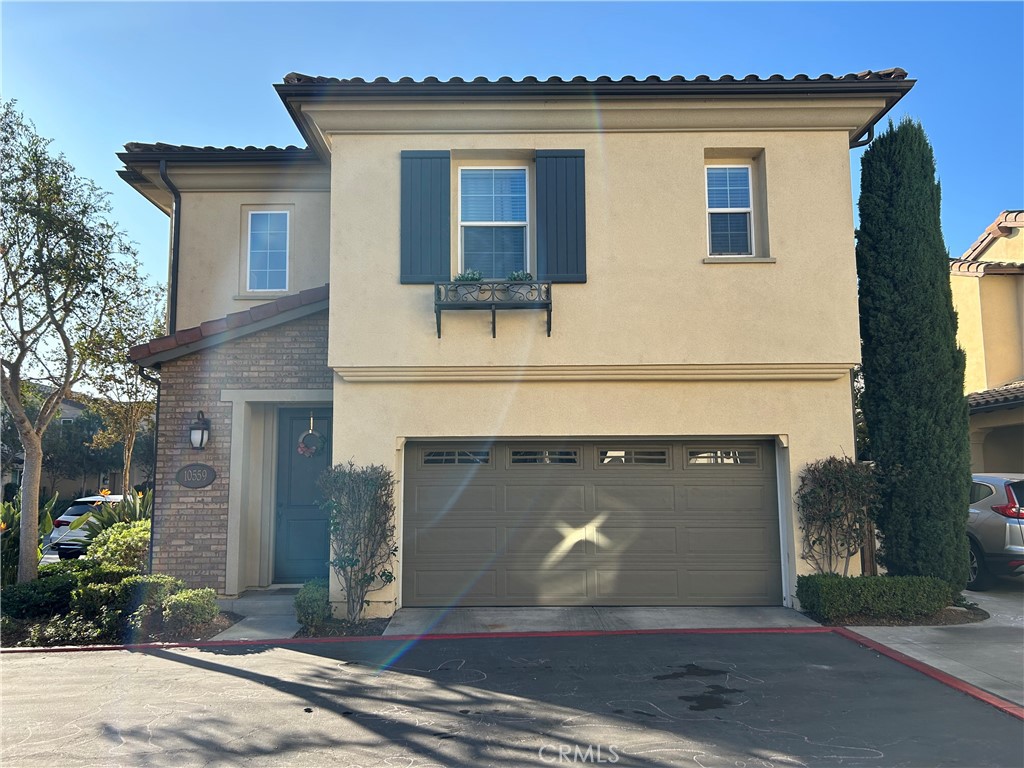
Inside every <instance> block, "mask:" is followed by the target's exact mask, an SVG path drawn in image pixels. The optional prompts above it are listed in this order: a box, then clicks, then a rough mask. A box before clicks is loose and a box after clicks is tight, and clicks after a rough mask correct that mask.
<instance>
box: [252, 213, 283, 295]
mask: <svg viewBox="0 0 1024 768" xmlns="http://www.w3.org/2000/svg"><path fill="white" fill-rule="evenodd" d="M288 219H289V216H288V211H249V259H248V275H249V277H248V282H247V285H246V287H247V289H248V290H250V291H286V290H288V224H289V221H288Z"/></svg>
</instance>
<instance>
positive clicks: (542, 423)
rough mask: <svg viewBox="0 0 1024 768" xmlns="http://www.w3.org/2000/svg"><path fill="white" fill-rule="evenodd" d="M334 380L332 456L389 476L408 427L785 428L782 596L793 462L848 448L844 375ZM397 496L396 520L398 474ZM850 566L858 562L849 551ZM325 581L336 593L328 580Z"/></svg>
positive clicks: (789, 567)
mask: <svg viewBox="0 0 1024 768" xmlns="http://www.w3.org/2000/svg"><path fill="white" fill-rule="evenodd" d="M335 382H336V383H335V387H334V436H333V441H334V442H333V459H334V461H336V462H337V461H345V460H348V459H349V458H353V457H354V458H355V460H356V461H357V462H358V463H361V464H368V463H379V464H384V465H385V466H388V467H391V468H392V469H393V470H394V471H395V474H396V477H398V478H401V476H402V471H403V463H402V462H403V459H404V451H403V445H404V442H405V440H407V439H413V438H459V437H467V436H481V435H487V436H494V437H497V438H544V437H562V436H566V435H573V436H578V437H580V438H590V437H612V436H616V437H658V438H680V437H692V436H711V437H715V436H744V437H750V436H754V437H769V438H771V437H779V436H783V437H782V440H783V441H784V442H785V443H786V444H787V445H788V450H780V451H779V454H780V456H781V457H783V458H782V463H783V466H782V467H781V472H780V481H781V482H780V487H781V488H783V489H784V490H783V493H782V495H783V496H785V499H784V502H783V509H782V513H781V514H782V517H783V521H782V522H783V525H782V529H783V539H784V542H783V544H784V545H783V552H784V555H783V557H784V569H785V570H786V572H787V581H786V583H788V585H789V596H790V597H791V596H792V594H793V592H794V591H795V577H796V574H797V573H804V572H808V568H807V566H806V563H804V562H803V561H802V560H800V559H799V545H798V538H797V537H798V533H799V532H798V526H797V524H796V521H795V517H794V511H793V505H792V501H791V499H790V498H789V497H790V494H791V492H792V489H795V488H796V487H797V485H798V484H799V479H798V477H799V472H800V471H801V470H802V469H803V467H804V466H806V464H807V463H809V462H811V461H814V460H816V459H819V458H822V457H825V456H831V455H839V456H842V455H847V456H852V455H853V454H854V449H853V416H852V410H851V408H850V383H849V379H848V378H847V377H845V376H843V377H840V378H835V379H828V380H824V381H813V382H809V381H713V382H710V381H686V382H641V381H630V382H594V381H590V382H520V383H510V382H500V383H499V382H490V383H483V382H477V383H458V382H444V383H442V382H436V383H416V384H397V383H396V384H367V383H350V382H346V381H343V380H341V379H339V378H336V379H335ZM368 414H372V417H369V416H368ZM787 484H788V485H789V488H788V489H786V485H787ZM395 496H396V500H397V502H398V504H399V514H398V519H399V523H400V522H401V517H402V509H401V504H402V497H403V494H402V489H401V483H400V484H399V487H398V489H397V491H396V494H395ZM398 540H399V541H401V529H399V531H398ZM787 555H788V557H787ZM401 559H402V558H401V553H400V554H399V562H398V571H397V575H398V577H399V579H398V582H397V583H396V584H395V585H394V586H393V587H390V588H387V589H385V590H382V591H380V592H377V593H374V594H373V595H372V600H373V601H374V605H373V606H372V609H371V613H375V614H379V615H389V614H390V612H391V611H392V610H393V608H394V605H395V601H396V600H397V599H398V596H399V594H400V587H399V586H398V585H399V584H400V583H401V567H402V566H401ZM853 568H854V570H855V571H856V569H857V568H858V565H857V563H856V562H855V563H854V564H853ZM334 590H335V598H336V599H337V598H338V597H339V595H340V592H339V588H338V585H337V584H335V585H334Z"/></svg>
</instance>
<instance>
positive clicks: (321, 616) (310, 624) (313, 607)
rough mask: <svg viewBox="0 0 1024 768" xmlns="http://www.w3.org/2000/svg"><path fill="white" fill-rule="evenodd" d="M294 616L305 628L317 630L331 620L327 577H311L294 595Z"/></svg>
mask: <svg viewBox="0 0 1024 768" xmlns="http://www.w3.org/2000/svg"><path fill="white" fill-rule="evenodd" d="M295 618H296V620H297V621H298V622H299V624H301V625H302V626H304V627H306V628H307V629H311V630H314V631H315V630H317V629H319V628H320V627H322V626H323V625H324V624H326V623H327V622H328V621H330V620H331V597H330V591H329V588H328V586H327V579H313V580H312V581H307V582H306V583H305V584H303V585H302V589H300V590H299V593H298V594H297V595H296V596H295Z"/></svg>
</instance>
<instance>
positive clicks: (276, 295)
mask: <svg viewBox="0 0 1024 768" xmlns="http://www.w3.org/2000/svg"><path fill="white" fill-rule="evenodd" d="M287 295H288V291H253V292H252V293H237V294H235V295H234V296H232V297H231V298H232V299H234V300H235V301H266V300H267V299H280V298H282V297H284V296H287Z"/></svg>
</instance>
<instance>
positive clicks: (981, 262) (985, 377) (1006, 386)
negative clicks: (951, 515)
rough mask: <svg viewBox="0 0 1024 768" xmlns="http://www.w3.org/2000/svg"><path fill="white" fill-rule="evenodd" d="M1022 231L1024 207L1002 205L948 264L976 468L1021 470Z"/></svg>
mask: <svg viewBox="0 0 1024 768" xmlns="http://www.w3.org/2000/svg"><path fill="white" fill-rule="evenodd" d="M1022 230H1024V211H1003V212H1002V213H1001V214H1000V215H999V216H998V217H997V218H996V220H995V221H993V222H992V223H991V224H990V225H989V226H988V228H986V229H985V231H984V232H982V234H981V236H980V237H979V238H978V239H977V241H975V243H974V244H973V245H972V246H971V247H970V248H968V249H967V252H966V253H965V254H964V255H963V256H961V257H960V258H959V259H953V260H951V261H950V263H949V272H950V276H949V281H950V286H951V288H952V292H953V306H954V307H955V308H956V313H957V321H958V322H957V343H958V344H959V345H960V347H961V348H963V350H964V352H966V354H967V369H966V374H965V376H964V379H965V382H964V389H965V391H966V392H967V402H968V405H969V407H970V414H971V415H970V419H971V432H970V434H971V469H972V470H973V471H974V472H1024V234H1022Z"/></svg>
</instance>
